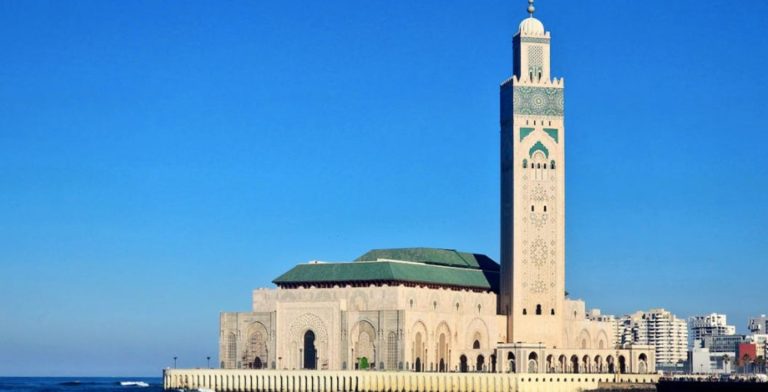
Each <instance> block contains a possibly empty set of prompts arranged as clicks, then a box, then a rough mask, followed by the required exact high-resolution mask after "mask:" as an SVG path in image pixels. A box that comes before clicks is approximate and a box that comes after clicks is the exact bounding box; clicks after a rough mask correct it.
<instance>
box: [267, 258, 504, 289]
mask: <svg viewBox="0 0 768 392" xmlns="http://www.w3.org/2000/svg"><path fill="white" fill-rule="evenodd" d="M498 271H499V265H498V264H496V262H494V261H493V260H491V259H490V258H489V257H487V256H485V255H478V254H472V253H462V252H457V251H454V250H446V249H429V248H405V249H378V250H372V251H370V252H368V253H366V254H364V255H363V256H360V257H358V258H357V259H356V260H355V262H353V263H310V264H299V265H297V266H295V267H293V268H292V269H290V270H289V271H288V272H286V273H284V274H283V275H281V276H279V277H277V278H276V279H275V280H274V281H273V283H275V284H277V285H281V284H291V283H333V282H410V283H422V284H436V285H442V286H450V287H467V288H474V289H483V290H491V291H498V282H499V272H498Z"/></svg>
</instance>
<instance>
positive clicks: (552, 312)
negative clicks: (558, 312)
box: [549, 308, 555, 316]
mask: <svg viewBox="0 0 768 392" xmlns="http://www.w3.org/2000/svg"><path fill="white" fill-rule="evenodd" d="M549 314H551V315H553V316H554V315H555V309H554V308H552V309H550V310H549Z"/></svg>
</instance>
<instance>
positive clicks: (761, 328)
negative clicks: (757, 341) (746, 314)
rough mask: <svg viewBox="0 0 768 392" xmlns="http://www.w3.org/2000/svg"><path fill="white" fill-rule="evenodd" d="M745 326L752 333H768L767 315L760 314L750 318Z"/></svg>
mask: <svg viewBox="0 0 768 392" xmlns="http://www.w3.org/2000/svg"><path fill="white" fill-rule="evenodd" d="M747 328H749V332H752V333H758V334H768V316H766V315H764V314H761V315H760V316H758V317H752V318H750V319H749V324H747Z"/></svg>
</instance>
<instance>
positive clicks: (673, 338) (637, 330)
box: [617, 309, 688, 370]
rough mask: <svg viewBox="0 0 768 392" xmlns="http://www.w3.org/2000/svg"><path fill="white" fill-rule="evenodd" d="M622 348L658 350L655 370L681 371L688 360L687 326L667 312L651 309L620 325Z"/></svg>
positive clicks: (618, 322)
mask: <svg viewBox="0 0 768 392" xmlns="http://www.w3.org/2000/svg"><path fill="white" fill-rule="evenodd" d="M617 328H618V331H617V334H618V335H619V336H620V337H621V340H620V343H621V344H642V345H653V346H656V367H657V368H662V369H674V370H678V369H679V370H682V364H683V363H684V362H685V361H686V359H687V358H688V323H687V322H686V321H685V320H684V319H680V318H678V317H677V316H675V315H674V314H672V313H671V312H669V311H667V310H664V309H651V310H649V311H648V312H642V311H641V312H636V313H633V314H631V315H626V316H623V317H621V318H620V319H619V320H618V321H617Z"/></svg>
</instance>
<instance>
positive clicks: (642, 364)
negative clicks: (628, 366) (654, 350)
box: [637, 354, 648, 374]
mask: <svg viewBox="0 0 768 392" xmlns="http://www.w3.org/2000/svg"><path fill="white" fill-rule="evenodd" d="M638 359H639V360H640V361H639V363H638V365H637V372H638V373H640V374H645V373H648V365H647V363H648V357H647V356H646V355H645V354H640V357H638Z"/></svg>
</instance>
